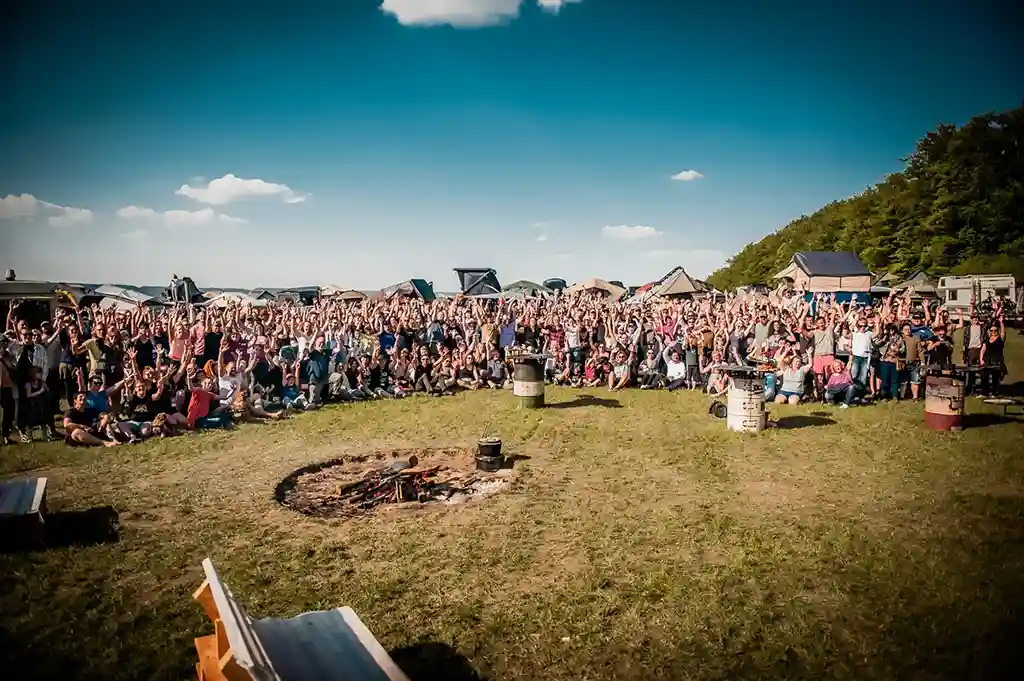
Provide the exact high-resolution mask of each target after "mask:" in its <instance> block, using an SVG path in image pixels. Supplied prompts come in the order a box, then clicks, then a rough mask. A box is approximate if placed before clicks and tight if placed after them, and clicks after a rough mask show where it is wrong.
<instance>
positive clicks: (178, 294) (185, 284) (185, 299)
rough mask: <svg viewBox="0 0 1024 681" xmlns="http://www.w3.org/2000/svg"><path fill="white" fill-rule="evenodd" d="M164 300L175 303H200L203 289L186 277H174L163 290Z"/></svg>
mask: <svg viewBox="0 0 1024 681" xmlns="http://www.w3.org/2000/svg"><path fill="white" fill-rule="evenodd" d="M164 300H165V301H167V302H176V303H201V302H202V301H203V291H202V289H200V288H199V287H198V286H196V283H195V282H194V281H192V280H191V279H190V278H188V277H182V278H181V279H175V280H174V281H172V282H171V285H170V286H168V287H167V289H166V290H165V291H164Z"/></svg>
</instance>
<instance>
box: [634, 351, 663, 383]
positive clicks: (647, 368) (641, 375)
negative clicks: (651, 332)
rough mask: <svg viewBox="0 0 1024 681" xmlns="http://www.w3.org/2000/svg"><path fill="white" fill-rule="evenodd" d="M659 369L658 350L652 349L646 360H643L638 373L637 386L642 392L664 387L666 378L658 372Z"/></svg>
mask: <svg viewBox="0 0 1024 681" xmlns="http://www.w3.org/2000/svg"><path fill="white" fill-rule="evenodd" d="M659 368H660V360H659V357H658V350H657V348H654V347H650V348H648V349H647V353H646V356H645V357H644V359H643V360H641V362H640V366H639V367H638V371H637V384H638V385H639V386H640V389H641V390H649V389H651V388H661V387H664V385H665V376H664V374H662V373H661V372H660V371H659V370H658V369H659Z"/></svg>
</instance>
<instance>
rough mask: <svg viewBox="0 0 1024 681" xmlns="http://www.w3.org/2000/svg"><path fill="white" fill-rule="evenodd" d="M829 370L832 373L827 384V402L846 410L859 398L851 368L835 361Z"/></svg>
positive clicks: (837, 360) (838, 360)
mask: <svg viewBox="0 0 1024 681" xmlns="http://www.w3.org/2000/svg"><path fill="white" fill-rule="evenodd" d="M829 368H830V369H831V370H832V371H831V373H830V374H829V377H828V380H827V381H826V382H825V401H826V402H828V403H829V404H838V405H839V408H840V409H846V408H847V407H849V406H850V404H851V403H852V402H853V400H854V399H856V397H857V384H856V383H854V381H853V376H852V375H851V374H850V368H849V367H848V366H847V365H846V363H845V362H843V361H842V360H840V359H836V360H833V361H832V365H831V367H829Z"/></svg>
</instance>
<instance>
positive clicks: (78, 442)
mask: <svg viewBox="0 0 1024 681" xmlns="http://www.w3.org/2000/svg"><path fill="white" fill-rule="evenodd" d="M98 416H99V415H98V414H96V413H95V412H94V411H92V410H91V409H87V408H86V406H85V393H83V392H80V393H77V394H76V395H75V396H74V397H73V398H71V406H70V407H68V409H67V411H65V412H64V442H66V443H67V444H69V445H71V446H72V447H85V446H93V447H95V446H99V445H104V446H107V447H113V446H114V445H116V444H117V442H106V441H104V440H102V439H100V437H99V429H98V425H97V424H98Z"/></svg>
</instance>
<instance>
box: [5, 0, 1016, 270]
mask: <svg viewBox="0 0 1024 681" xmlns="http://www.w3.org/2000/svg"><path fill="white" fill-rule="evenodd" d="M947 4H948V6H946V5H947ZM712 5H713V6H712ZM0 7H2V8H3V10H0V11H3V12H4V14H3V15H0V58H2V59H3V63H4V65H5V66H6V67H7V68H6V69H5V76H6V77H5V85H6V87H5V96H4V97H2V98H0V158H2V159H4V162H3V163H2V164H0V198H2V203H0V266H2V267H4V268H7V267H14V268H15V269H16V270H17V271H18V274H19V277H20V278H23V279H27V278H45V279H63V280H81V281H89V282H96V283H99V282H107V281H110V282H118V283H136V284H161V283H165V282H166V280H167V279H168V278H169V277H170V274H171V273H172V272H176V273H178V274H179V275H190V276H192V277H193V278H194V279H195V280H196V281H197V282H198V283H200V285H203V284H206V285H219V286H231V285H237V286H255V285H267V286H291V285H302V284H323V283H328V282H330V283H336V284H339V285H343V286H352V287H356V288H377V287H380V286H384V285H387V284H390V283H393V282H395V281H398V280H401V279H405V278H409V277H423V278H426V279H430V280H433V281H434V282H435V285H436V287H437V288H438V289H440V290H451V289H455V288H457V279H456V277H455V275H454V274H453V272H452V268H453V267H474V266H488V267H495V268H497V269H498V272H499V276H500V278H501V279H502V280H503V281H506V282H511V281H513V280H514V279H519V278H530V279H543V278H547V277H552V276H559V277H563V278H565V279H568V280H570V281H571V280H574V279H579V278H583V277H587V276H599V277H603V278H606V279H620V280H622V281H625V282H627V283H642V282H645V281H648V280H650V279H653V278H656V277H658V276H661V274H663V273H664V272H665V271H666V270H668V269H669V268H670V267H672V266H674V265H676V264H681V265H683V266H685V267H687V269H688V270H690V271H691V273H692V274H694V275H697V276H703V275H707V274H708V273H709V272H710V271H711V270H713V269H714V268H715V267H717V266H719V265H720V264H721V263H722V262H723V260H724V259H725V258H726V257H728V256H729V255H731V254H732V253H735V252H736V251H737V250H738V249H739V248H741V247H742V246H743V245H744V244H746V243H747V242H749V241H752V240H756V239H758V238H760V237H761V236H763V235H765V234H767V233H769V232H771V231H774V230H776V229H778V228H779V227H782V226H783V225H785V224H786V223H787V222H788V221H790V220H791V219H793V218H795V217H798V216H799V215H801V214H803V213H810V212H813V211H814V210H816V209H817V208H818V207H820V206H821V205H823V204H825V203H828V202H829V201H831V200H834V199H838V198H842V197H845V196H849V195H851V194H854V193H856V192H858V191H860V190H861V189H863V188H864V187H865V186H866V185H869V184H872V183H874V182H876V181H878V180H879V179H881V178H882V177H883V176H884V175H885V174H886V173H889V172H892V171H894V170H898V169H899V168H900V167H901V163H900V161H899V158H900V157H901V156H905V155H906V154H907V153H908V152H909V151H910V150H911V149H912V148H913V144H914V142H915V140H916V139H917V138H918V137H920V136H921V135H922V134H924V133H925V132H926V131H928V130H929V129H931V128H933V127H934V126H935V125H936V124H938V123H939V122H942V121H945V122H953V123H962V122H964V121H965V120H967V119H968V118H969V117H970V116H972V115H975V114H979V113H982V112H984V111H987V110H998V109H1006V108H1010V107H1013V106H1016V105H1019V104H1020V102H1021V97H1022V93H1024V89H1022V87H1021V85H1022V83H1024V78H1022V75H1021V70H1020V67H1019V64H1021V63H1024V59H1022V58H1021V57H1022V55H1021V51H1020V48H1017V47H1015V46H1014V45H1013V35H1012V33H1011V26H1013V25H1014V24H1018V23H1019V22H1018V21H1015V20H1013V17H1011V16H1009V15H1008V12H1012V10H1010V9H1008V7H1009V5H1008V4H1007V3H1001V4H997V3H985V2H979V3H970V4H959V3H958V4H955V5H954V4H952V3H943V2H938V1H935V2H927V3H925V2H896V1H893V0H890V1H889V2H885V3H882V2H876V1H875V0H862V1H860V2H847V1H839V0H837V1H835V2H831V3H812V2H786V1H784V0H783V1H780V2H773V3H763V2H746V1H744V2H726V3H717V4H714V3H690V2H683V1H682V0H662V1H657V0H629V1H626V0H574V1H569V0H562V2H558V0H522V1H521V2H520V1H518V0H383V1H382V0H344V1H343V2H342V1H338V0H334V1H329V0H320V1H306V0H293V1H292V2H289V3H283V4H282V3H271V2H263V1H262V0H248V2H238V1H234V0H225V1H222V2H211V1H210V0H207V2H204V3H198V2H191V1H189V0H183V1H179V2H174V3H170V2H149V3H139V2H136V1H134V0H133V1H127V0H107V1H106V2H102V3H96V2H71V1H68V2H27V1H16V2H3V3H2V4H0ZM1019 14H1020V13H1019V11H1017V15H1018V16H1017V17H1016V18H1017V19H1020V18H1021V17H1020V16H1019ZM684 171H693V172H690V173H685V174H683V175H681V176H680V177H682V178H688V179H685V180H684V179H673V176H678V175H679V174H680V173H684ZM3 197H6V198H3Z"/></svg>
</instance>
